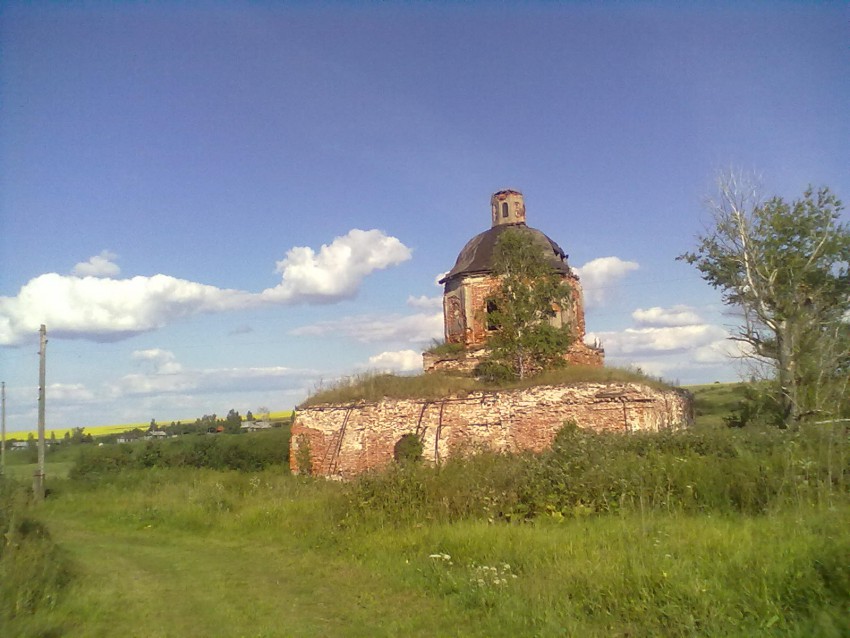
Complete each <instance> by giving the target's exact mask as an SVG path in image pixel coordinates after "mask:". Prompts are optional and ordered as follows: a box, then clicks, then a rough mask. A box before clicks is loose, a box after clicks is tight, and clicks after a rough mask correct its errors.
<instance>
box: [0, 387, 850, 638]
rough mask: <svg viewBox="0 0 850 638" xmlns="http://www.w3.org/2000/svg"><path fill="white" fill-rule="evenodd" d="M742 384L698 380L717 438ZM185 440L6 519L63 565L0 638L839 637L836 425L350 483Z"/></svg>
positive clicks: (846, 454) (845, 521) (609, 447)
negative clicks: (193, 457) (212, 461)
mask: <svg viewBox="0 0 850 638" xmlns="http://www.w3.org/2000/svg"><path fill="white" fill-rule="evenodd" d="M736 388H737V386H716V387H715V386H703V387H702V388H698V389H697V396H698V397H701V400H700V403H699V405H698V409H699V410H700V411H701V415H702V416H708V417H710V418H711V419H713V420H714V422H716V423H718V424H719V423H720V422H721V421H722V419H723V416H724V411H725V410H728V408H729V406H732V405H734V403H735V401H736V400H737V398H738V396H739V395H738V394H737V390H736ZM720 406H724V407H720ZM277 432H278V431H273V432H263V433H258V434H256V435H240V436H234V437H227V436H209V437H184V439H185V440H186V441H192V440H206V441H210V440H216V441H222V442H226V441H228V440H229V441H240V442H247V441H255V442H256V441H258V440H261V439H263V438H264V437H265V436H266V435H269V434H272V435H273V434H276V433H277ZM180 442H181V440H179V439H178V440H169V441H165V442H162V443H159V444H158V445H159V446H160V447H159V448H154V447H152V446H147V445H145V444H144V443H134V444H127V445H114V446H109V445H104V446H103V447H99V448H96V447H94V446H80V447H79V449H78V450H76V451H86V452H89V451H91V450H104V449H106V448H110V447H111V448H113V449H119V448H120V449H124V450H134V449H138V450H142V451H145V453H146V452H147V451H150V450H153V449H159V450H160V451H161V452H162V454H161V455H159V456H158V457H157V460H156V462H155V463H152V464H150V466H145V467H142V466H141V465H133V466H127V467H125V468H124V469H122V470H121V471H112V470H103V471H98V472H92V473H89V474H86V475H85V478H84V479H83V480H80V479H68V480H54V481H53V482H52V489H53V493H52V494H51V496H50V497H48V498H47V499H46V500H45V501H44V502H43V503H42V504H39V505H33V504H30V503H28V502H26V499H25V498H24V500H23V501H22V502H21V504H22V506H23V507H24V510H22V511H23V517H21V516H20V515H19V517H18V519H17V520H19V521H23V520H24V518H26V519H27V520H29V521H32V522H31V523H28V524H27V525H25V526H24V528H21V526H20V525H17V527H16V526H15V525H14V524H13V525H11V526H9V525H6V523H3V525H6V527H4V528H3V529H4V530H6V529H11V528H14V529H18V530H19V531H18V533H17V534H18V535H17V536H15V538H16V539H17V540H16V541H15V542H16V543H20V542H21V541H22V540H23V539H30V541H36V540H37V542H39V543H49V544H48V545H42V546H39V549H38V556H37V557H40V556H47V557H48V561H47V562H46V563H38V562H37V561H31V560H30V559H29V558H28V559H27V563H26V564H22V563H19V562H16V563H14V565H15V570H16V572H15V576H14V577H13V581H14V582H13V585H11V586H10V587H12V586H13V587H14V589H10V590H9V591H12V592H13V593H14V596H13V597H14V598H15V600H36V601H37V604H36V605H35V606H30V607H29V609H30V610H31V611H26V612H21V613H17V615H14V616H12V615H9V614H7V615H6V616H3V617H2V618H0V623H2V624H0V634H2V635H3V636H4V638H6V637H7V636H8V637H10V638H15V637H21V638H22V637H24V636H26V637H31V636H60V635H61V636H67V637H70V638H74V637H76V636H86V637H87V638H88V637H90V636H95V637H98V636H103V637H107V636H113V635H164V636H165V635H235V636H241V635H244V636H257V637H260V636H263V637H267V636H268V637H271V636H346V637H348V636H355V637H357V636H363V637H366V636H368V637H369V638H372V637H373V636H384V637H387V638H388V637H390V636H397V635H405V636H423V637H424V636H429V637H430V636H434V635H457V636H481V637H483V636H487V637H498V636H517V635H522V636H526V635H533V636H541V637H547V636H553V637H554V636H564V635H570V636H583V637H584V636H587V637H588V638H596V637H599V638H602V637H605V638H609V637H610V636H625V635H632V636H656V635H658V636H661V635H663V636H674V637H682V638H684V637H689V636H695V635H699V636H730V635H735V636H738V635H745V636H754V637H755V636H765V637H767V636H794V637H798V638H804V637H805V638H808V637H809V636H819V637H820V636H823V637H826V638H829V637H832V636H835V637H839V636H845V635H847V629H848V625H847V619H846V611H847V606H848V604H850V562H848V561H847V556H848V555H850V537H848V535H847V534H846V529H847V527H848V525H850V489H848V488H850V430H848V428H847V427H844V425H843V424H839V423H832V424H823V425H820V426H814V425H803V426H801V427H800V428H797V429H794V430H778V429H775V428H757V427H753V426H748V427H745V428H727V427H725V426H722V425H719V426H717V427H704V426H702V427H697V428H695V429H693V430H690V431H682V432H664V433H658V434H650V433H646V434H632V435H628V436H626V435H610V434H609V435H602V434H595V433H593V432H589V431H584V430H580V429H577V428H575V427H571V426H567V427H565V428H564V429H563V430H562V432H561V433H560V434H559V435H558V438H557V440H556V442H555V445H554V446H553V448H552V449H551V450H548V451H545V452H542V453H540V454H531V453H526V454H522V455H513V456H512V455H507V454H494V453H492V452H488V451H486V450H467V453H468V454H467V455H466V456H464V457H460V456H457V457H451V458H450V459H449V460H448V461H447V462H446V463H444V464H442V465H441V466H439V467H430V466H427V465H423V464H420V463H396V464H391V465H390V467H388V469H387V470H385V471H384V472H375V473H371V474H367V475H364V476H362V477H361V478H359V479H358V480H355V481H353V482H351V483H336V482H331V481H325V480H322V479H315V478H311V477H303V476H291V475H289V474H288V472H287V470H286V469H285V467H281V466H279V465H270V466H268V467H266V469H264V470H260V471H253V470H251V469H250V467H247V466H241V469H240V471H234V470H233V469H226V470H214V469H209V468H207V467H196V466H195V465H193V464H189V463H184V464H182V466H179V467H175V466H173V465H168V464H166V463H164V462H163V461H162V460H163V458H165V457H166V456H168V455H170V454H171V453H172V452H170V451H169V452H167V453H166V452H165V450H166V449H167V448H169V447H171V446H172V445H173V444H177V443H180ZM265 444H266V443H261V444H260V445H261V446H263V445H265ZM269 444H270V443H269ZM411 447H412V446H411ZM72 449H73V448H72ZM173 449H174V450H177V449H178V448H177V447H174V448H173ZM69 451H71V450H69ZM134 453H135V452H134ZM412 453H413V454H414V455H415V450H412ZM122 454H123V452H122ZM138 454H139V455H140V456H144V454H143V452H138ZM142 465H144V464H142ZM48 475H50V471H49V470H48ZM16 493H17V494H18V497H17V498H20V497H21V496H23V495H24V490H23V489H20V490H19V491H18V492H16ZM7 511H10V510H9V509H8V508H6V507H4V508H3V510H2V512H0V513H2V514H5V513H6V512H7ZM36 521H40V523H36ZM48 529H49V530H50V535H49V536H48V535H47V534H46V531H47V530H48ZM8 536H9V534H8V532H7V537H8ZM12 536H14V534H13V535H12ZM51 538H52V539H53V540H51ZM54 543H55V544H58V545H59V547H60V548H61V550H62V551H58V550H56V545H55V544H54ZM5 547H7V546H4V548H5ZM51 548H52V549H51ZM23 556H24V554H23V553H21V554H19V557H21V558H22V557H23ZM28 556H29V555H28ZM37 557H35V558H37ZM5 560H6V555H4V556H2V557H0V563H2V562H3V561H5ZM69 561H70V565H71V566H72V567H73V572H71V571H69ZM57 569H58V570H59V571H51V570H57ZM69 573H74V574H75V578H74V579H73V580H71V581H70V582H69V581H68V574H69ZM24 574H30V576H24ZM31 577H33V578H34V580H28V579H30V578H31ZM15 578H19V580H14V579H15ZM42 578H43V579H44V580H43V581H41V580H39V579H42ZM4 582H5V581H4ZM27 582H30V583H33V582H42V585H41V588H40V589H39V588H38V587H35V588H34V587H30V588H29V589H27V585H26V583H27ZM0 587H3V584H2V583H0ZM69 588H70V589H69ZM36 590H37V591H42V592H46V593H47V594H49V595H41V597H39V596H38V595H36V596H34V597H33V596H31V595H29V594H27V593H26V592H28V591H29V592H32V591H36ZM247 590H250V592H251V594H250V596H247V595H243V594H244V592H245V591H247ZM21 592H23V593H21ZM3 595H4V596H6V594H3ZM3 600H4V601H6V600H7V598H5V597H4V598H3ZM8 600H11V598H8ZM164 600H167V601H168V604H163V601H164ZM281 600H285V601H286V604H285V605H282V604H281ZM3 604H4V605H6V603H5V602H4V603H3ZM25 607H26V605H24V606H23V607H22V608H25ZM402 608H403V609H404V610H405V611H404V614H399V613H398V610H399V609H402ZM6 609H10V607H7V608H6ZM329 609H331V610H333V613H328V610H329ZM4 613H6V612H4Z"/></svg>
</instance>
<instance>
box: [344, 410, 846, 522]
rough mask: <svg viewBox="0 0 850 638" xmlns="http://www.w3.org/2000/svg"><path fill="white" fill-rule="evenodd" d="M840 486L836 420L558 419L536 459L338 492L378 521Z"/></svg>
mask: <svg viewBox="0 0 850 638" xmlns="http://www.w3.org/2000/svg"><path fill="white" fill-rule="evenodd" d="M848 487H850V438H848V432H847V429H846V428H844V427H840V426H838V425H832V426H817V427H814V426H813V427H810V428H803V429H801V430H799V431H796V432H790V431H780V430H776V429H770V430H762V431H759V430H750V429H744V430H739V429H732V430H730V429H717V430H711V431H707V430H704V431H699V430H692V431H680V432H661V433H634V434H601V433H595V432H592V431H588V430H583V429H581V428H578V427H576V426H575V425H574V424H568V425H566V426H565V427H564V428H562V429H561V431H560V432H559V433H558V435H557V436H556V438H555V441H554V444H553V445H552V447H551V448H550V449H549V450H547V451H545V452H542V453H540V454H531V453H525V454H520V455H508V454H498V453H494V452H490V451H486V450H484V451H477V452H474V453H472V454H469V455H466V456H460V455H456V456H452V457H451V458H450V459H449V460H448V461H447V462H445V463H444V464H442V465H440V466H437V467H426V466H419V465H410V464H406V465H405V464H403V465H397V466H393V467H390V468H389V469H387V470H385V471H382V472H372V473H369V474H366V475H364V476H361V477H360V478H358V479H357V480H355V481H353V482H352V483H351V484H350V485H349V486H348V487H347V488H346V489H347V504H348V505H347V508H348V511H347V512H346V514H347V515H348V516H349V517H352V516H353V517H355V518H364V519H369V518H376V519H378V520H380V521H383V522H386V521H394V520H395V521H399V522H404V521H408V522H409V521H412V520H418V519H435V520H444V521H453V520H458V519H461V518H486V519H489V520H505V521H520V520H532V519H539V518H546V517H550V518H554V519H562V518H565V517H575V516H582V515H587V514H593V513H602V512H618V511H650V510H656V511H677V512H716V513H732V512H740V513H744V514H762V513H764V512H766V511H768V510H771V509H774V508H778V507H781V506H782V505H785V504H788V503H792V504H830V503H831V502H834V501H837V500H842V499H843V500H847V496H848Z"/></svg>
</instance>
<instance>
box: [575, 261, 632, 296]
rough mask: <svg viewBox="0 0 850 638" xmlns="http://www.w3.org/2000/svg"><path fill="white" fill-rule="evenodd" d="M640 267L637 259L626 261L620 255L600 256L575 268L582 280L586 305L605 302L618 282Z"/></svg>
mask: <svg viewBox="0 0 850 638" xmlns="http://www.w3.org/2000/svg"><path fill="white" fill-rule="evenodd" d="M639 267H640V266H639V264H638V263H637V262H636V261H624V260H622V259H620V258H619V257H599V258H597V259H592V260H591V261H589V262H587V263H586V264H585V265H584V266H580V267H578V268H575V270H576V272H577V273H578V276H579V277H580V278H581V281H582V288H583V289H584V302H585V305H586V306H588V307H593V306H598V305H600V304H602V303H604V302H605V299H606V298H607V296H608V294H609V293H610V292H611V290H612V289H613V288H614V287H615V286H616V285H617V283H618V282H619V281H620V280H621V279H622V278H623V277H625V276H626V275H628V274H629V273H630V272H632V271H633V270H637V269H638V268H639Z"/></svg>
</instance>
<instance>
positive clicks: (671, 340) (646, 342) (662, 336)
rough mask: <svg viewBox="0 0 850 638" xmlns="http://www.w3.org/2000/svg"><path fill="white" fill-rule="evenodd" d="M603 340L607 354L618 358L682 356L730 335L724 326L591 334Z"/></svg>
mask: <svg viewBox="0 0 850 638" xmlns="http://www.w3.org/2000/svg"><path fill="white" fill-rule="evenodd" d="M587 336H588V338H589V339H593V338H594V337H597V338H599V339H600V340H601V341H602V344H603V346H604V347H605V352H606V354H609V353H610V354H611V355H614V356H620V355H634V354H647V353H665V352H681V351H685V350H694V349H696V348H699V347H701V346H705V345H708V344H710V343H714V342H715V341H718V340H722V339H723V338H724V337H725V336H726V331H725V330H724V329H723V328H721V327H720V326H714V325H710V324H699V325H692V326H670V327H664V328H627V329H626V330H623V331H621V332H597V333H588V335H587Z"/></svg>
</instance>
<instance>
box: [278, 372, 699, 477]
mask: <svg viewBox="0 0 850 638" xmlns="http://www.w3.org/2000/svg"><path fill="white" fill-rule="evenodd" d="M692 420H693V409H692V399H691V396H690V394H689V393H687V392H685V391H683V390H677V389H667V390H662V389H656V388H651V387H649V386H646V385H641V384H633V383H629V384H623V383H620V384H605V383H580V384H574V385H568V386H567V385H564V386H535V387H532V388H527V389H523V390H508V391H500V392H476V393H473V394H470V395H468V396H465V397H448V398H445V399H439V400H413V399H411V400H391V399H387V400H384V401H380V402H378V403H357V404H352V405H317V406H311V407H307V408H301V409H299V410H298V412H297V413H296V416H295V420H294V422H293V425H292V442H291V450H290V463H291V465H292V469H293V471H298V458H299V454H298V447H299V445H303V444H305V442H306V443H307V444H308V445H309V449H310V460H311V464H312V472H313V474H316V475H320V476H328V477H340V478H350V477H353V476H356V475H358V474H360V473H362V472H364V471H366V470H369V469H373V468H379V467H382V466H384V465H386V464H388V463H390V462H391V461H392V459H393V448H394V446H395V444H396V442H398V440H399V439H400V438H401V437H402V436H403V435H405V434H411V433H412V434H416V435H417V436H419V437H420V438H421V440H422V442H423V445H424V460H425V461H426V462H429V463H439V462H441V461H442V460H445V459H446V458H448V457H449V456H451V455H452V454H456V453H459V452H462V451H463V450H467V449H471V448H473V449H474V448H476V447H478V446H485V447H488V448H490V449H493V450H499V451H505V452H516V451H520V450H534V451H540V450H543V449H545V448H546V447H548V446H549V445H551V443H552V440H553V439H554V436H555V434H556V433H557V431H558V430H559V429H560V428H561V427H562V426H563V424H564V423H565V422H567V421H575V422H576V423H577V424H578V425H579V426H580V427H584V428H590V429H593V430H597V431H608V432H633V431H638V430H646V431H658V430H662V429H668V428H680V427H685V426H687V425H689V424H690V423H691V422H692ZM302 457H303V455H302Z"/></svg>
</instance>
